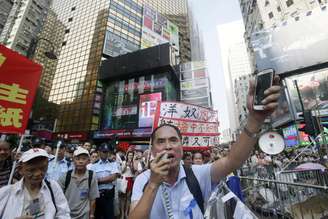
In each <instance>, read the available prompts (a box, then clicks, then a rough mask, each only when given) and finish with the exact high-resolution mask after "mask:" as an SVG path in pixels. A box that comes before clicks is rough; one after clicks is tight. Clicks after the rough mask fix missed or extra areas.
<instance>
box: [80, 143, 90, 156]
mask: <svg viewBox="0 0 328 219" xmlns="http://www.w3.org/2000/svg"><path fill="white" fill-rule="evenodd" d="M82 147H83V148H84V149H86V150H87V151H89V153H90V150H91V143H90V142H88V141H86V142H84V144H83V146H82Z"/></svg>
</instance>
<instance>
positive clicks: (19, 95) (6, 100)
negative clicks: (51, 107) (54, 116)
mask: <svg viewBox="0 0 328 219" xmlns="http://www.w3.org/2000/svg"><path fill="white" fill-rule="evenodd" d="M41 71H42V67H41V65H39V64H36V63H34V62H32V61H31V60H29V59H27V58H26V57H24V56H22V55H20V54H18V53H17V52H14V51H12V50H10V49H8V48H6V47H5V46H3V45H0V133H17V134H24V133H25V129H26V126H27V122H28V119H29V116H30V112H31V108H32V105H33V101H34V96H35V93H36V89H37V87H38V85H39V80H40V76H41Z"/></svg>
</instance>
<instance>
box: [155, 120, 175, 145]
mask: <svg viewBox="0 0 328 219" xmlns="http://www.w3.org/2000/svg"><path fill="white" fill-rule="evenodd" d="M162 127H171V128H173V129H174V130H175V131H176V132H177V134H178V136H179V138H180V140H182V135H181V131H180V129H179V128H178V127H176V126H175V125H171V124H162V125H160V126H158V127H157V128H155V129H154V130H153V133H151V136H150V139H151V142H154V139H155V134H156V132H157V130H158V129H160V128H162Z"/></svg>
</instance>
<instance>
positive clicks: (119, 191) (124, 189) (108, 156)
mask: <svg viewBox="0 0 328 219" xmlns="http://www.w3.org/2000/svg"><path fill="white" fill-rule="evenodd" d="M57 146H58V150H57ZM31 148H38V149H43V150H44V151H45V152H46V153H47V159H48V168H47V171H46V173H45V178H46V179H49V180H54V181H57V182H58V183H59V185H60V186H61V188H62V190H63V192H64V194H65V196H66V199H67V200H68V204H69V207H70V208H71V209H70V211H71V216H72V218H81V217H77V215H81V214H82V213H85V212H84V211H82V210H81V209H74V208H81V207H82V206H84V208H85V203H84V204H81V203H79V202H78V201H77V199H76V197H75V196H76V191H77V192H80V193H81V194H82V192H81V191H78V190H76V191H75V190H74V189H76V188H75V187H74V188H73V186H71V184H72V183H70V182H74V183H76V182H77V184H78V183H79V182H78V181H77V179H75V178H74V174H75V172H73V173H72V171H73V170H76V169H79V168H80V169H81V168H82V169H83V165H85V169H86V170H89V171H93V172H94V173H95V175H94V176H92V177H93V178H95V179H94V180H96V181H97V183H96V184H97V186H96V188H91V187H89V188H88V186H87V185H85V186H86V187H87V189H89V190H88V191H93V190H95V189H96V190H98V191H99V193H95V192H93V193H94V195H93V196H92V197H91V196H90V197H89V198H90V200H89V202H90V203H91V201H94V203H93V204H92V205H91V204H90V206H89V207H88V209H89V211H91V214H90V215H96V218H101V216H99V214H98V213H99V211H106V209H109V208H110V206H107V207H106V204H107V202H108V200H112V206H113V208H112V209H114V211H113V212H109V213H108V212H107V213H108V214H109V215H114V216H115V218H122V219H123V218H126V217H127V215H128V213H129V207H130V198H131V193H132V188H133V182H134V179H135V178H136V176H137V175H138V174H140V173H142V172H143V171H145V170H146V169H147V168H148V160H149V158H150V155H149V150H145V151H141V150H135V149H134V148H130V149H128V150H127V151H113V150H111V148H112V147H110V145H109V144H107V143H103V144H100V145H98V146H96V145H92V144H91V143H90V142H85V143H84V144H65V143H61V144H59V145H57V143H56V144H53V145H52V144H49V143H47V142H45V141H41V140H40V139H36V140H32V141H30V142H25V143H24V144H23V146H22V147H21V150H20V153H16V152H17V148H13V147H12V146H11V145H9V143H7V142H5V141H1V142H0V188H1V187H4V186H5V185H7V184H8V180H9V176H10V172H11V169H12V166H13V163H14V160H17V161H18V164H17V167H16V171H15V174H14V177H13V181H12V183H15V182H19V180H20V179H21V178H22V177H23V176H24V174H22V173H21V168H22V167H21V166H22V160H21V159H22V154H24V152H26V151H27V152H30V151H31V150H30V149H31ZM32 152H33V151H32ZM227 153H228V150H227V149H219V148H213V149H211V150H207V151H196V152H184V154H183V159H182V162H183V163H184V165H187V166H188V165H192V164H197V165H202V164H206V163H210V162H213V161H214V160H217V159H219V158H221V157H223V156H225V155H226V154H227ZM106 162H107V163H106ZM86 170H82V173H81V174H82V175H83V174H87V173H86V172H87V171H86ZM106 171H107V172H106ZM109 173H110V174H109ZM72 174H73V176H72ZM106 174H107V175H106ZM68 177H71V178H70V179H69V180H67V178H68ZM82 178H83V177H82ZM67 181H69V182H68V183H67ZM92 182H93V181H92ZM67 184H68V185H67ZM72 185H75V184H72ZM71 187H72V188H71ZM114 188H115V189H114ZM109 191H110V192H109ZM0 194H1V192H0ZM102 197H103V198H104V199H105V200H103V201H101V198H102ZM76 202H78V204H79V205H80V207H77V203H76ZM72 206H73V207H72ZM92 206H95V209H92ZM0 210H1V209H0ZM81 212H82V213H81ZM0 214H1V211H0ZM97 214H98V217H97ZM82 218H83V217H82ZM90 218H91V217H90ZM103 218H106V216H104V217H103Z"/></svg>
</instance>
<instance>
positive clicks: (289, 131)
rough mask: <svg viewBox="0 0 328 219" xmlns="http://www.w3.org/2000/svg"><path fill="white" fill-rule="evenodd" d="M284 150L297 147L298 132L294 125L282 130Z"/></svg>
mask: <svg viewBox="0 0 328 219" xmlns="http://www.w3.org/2000/svg"><path fill="white" fill-rule="evenodd" d="M282 132H283V136H284V141H285V145H286V148H292V147H295V146H298V145H299V141H298V130H297V126H296V125H291V126H288V127H286V128H283V129H282Z"/></svg>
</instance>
